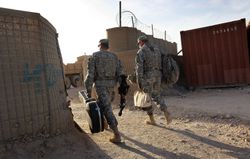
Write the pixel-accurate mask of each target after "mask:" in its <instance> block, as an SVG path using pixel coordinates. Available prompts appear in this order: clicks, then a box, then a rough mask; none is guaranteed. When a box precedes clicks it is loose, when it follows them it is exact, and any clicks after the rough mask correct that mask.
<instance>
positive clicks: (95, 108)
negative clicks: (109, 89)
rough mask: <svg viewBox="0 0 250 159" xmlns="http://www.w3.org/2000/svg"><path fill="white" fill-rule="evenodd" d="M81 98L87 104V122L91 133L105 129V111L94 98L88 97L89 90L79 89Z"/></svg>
mask: <svg viewBox="0 0 250 159" xmlns="http://www.w3.org/2000/svg"><path fill="white" fill-rule="evenodd" d="M79 98H80V100H81V101H83V103H84V104H85V109H86V112H87V122H88V124H89V129H90V131H91V133H98V132H101V131H103V130H104V117H103V111H102V110H101V108H100V107H99V105H98V104H97V102H96V99H94V98H88V96H87V91H86V90H82V91H79Z"/></svg>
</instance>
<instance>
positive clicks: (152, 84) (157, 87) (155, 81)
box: [142, 72, 167, 115]
mask: <svg viewBox="0 0 250 159" xmlns="http://www.w3.org/2000/svg"><path fill="white" fill-rule="evenodd" d="M142 90H143V92H145V93H148V94H149V95H150V97H151V99H152V104H151V106H150V107H147V108H143V110H144V111H146V112H147V114H148V115H152V114H153V111H154V109H153V105H154V104H155V105H157V107H159V108H160V109H161V111H164V110H165V109H166V108H167V105H166V104H165V100H164V98H163V97H162V96H161V74H160V73H157V72H156V73H154V74H153V73H152V74H148V75H147V76H146V78H144V81H143V85H142Z"/></svg>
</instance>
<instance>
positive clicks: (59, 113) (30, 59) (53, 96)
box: [0, 8, 73, 143]
mask: <svg viewBox="0 0 250 159" xmlns="http://www.w3.org/2000/svg"><path fill="white" fill-rule="evenodd" d="M0 75H1V78H0V97H1V98H0V143H1V142H2V141H9V140H11V139H18V138H21V137H23V136H30V137H31V136H39V135H48V134H49V135H52V134H57V133H60V132H65V131H68V130H70V129H72V127H73V120H72V114H71V112H70V110H69V108H68V107H66V91H65V89H64V81H63V71H62V58H61V53H60V49H59V46H58V41H57V33H56V30H55V28H54V27H53V26H52V25H51V24H50V23H49V22H48V21H47V20H46V19H44V18H43V17H41V16H40V15H39V14H36V13H30V12H22V11H15V10H8V9H3V8H0Z"/></svg>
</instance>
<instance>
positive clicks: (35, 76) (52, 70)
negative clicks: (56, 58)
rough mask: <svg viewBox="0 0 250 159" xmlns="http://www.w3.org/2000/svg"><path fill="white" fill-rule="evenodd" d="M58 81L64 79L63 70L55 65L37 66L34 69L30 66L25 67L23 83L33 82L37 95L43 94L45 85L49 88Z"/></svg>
mask: <svg viewBox="0 0 250 159" xmlns="http://www.w3.org/2000/svg"><path fill="white" fill-rule="evenodd" d="M58 79H62V70H61V68H58V67H56V66H55V65H54V64H37V65H35V67H34V68H33V69H30V68H29V64H25V65H24V69H23V82H25V83H27V82H33V83H34V88H35V92H36V93H39V92H41V89H42V88H43V87H42V86H43V84H44V85H45V86H46V87H48V88H49V87H52V86H54V85H55V84H56V82H57V81H58Z"/></svg>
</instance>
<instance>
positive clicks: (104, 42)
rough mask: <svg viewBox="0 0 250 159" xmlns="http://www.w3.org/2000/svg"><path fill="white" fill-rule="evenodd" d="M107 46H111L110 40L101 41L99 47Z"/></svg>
mask: <svg viewBox="0 0 250 159" xmlns="http://www.w3.org/2000/svg"><path fill="white" fill-rule="evenodd" d="M101 44H102V45H105V46H107V47H108V46H109V41H108V39H101V40H100V41H99V45H98V46H100V45H101Z"/></svg>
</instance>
